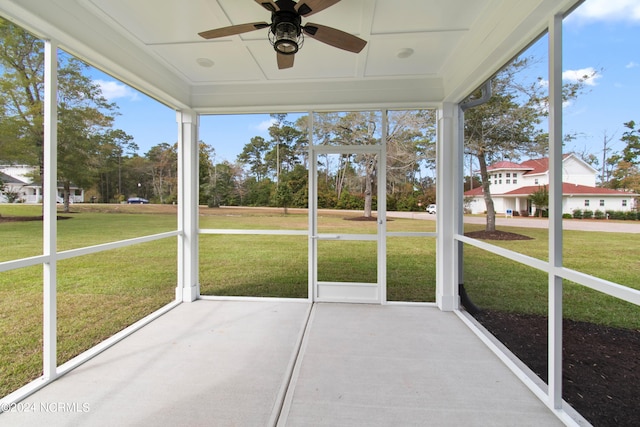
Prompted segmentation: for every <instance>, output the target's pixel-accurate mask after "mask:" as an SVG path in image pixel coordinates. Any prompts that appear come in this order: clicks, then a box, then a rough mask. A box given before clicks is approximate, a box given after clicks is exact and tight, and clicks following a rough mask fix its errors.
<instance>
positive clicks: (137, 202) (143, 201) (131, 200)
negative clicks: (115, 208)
mask: <svg viewBox="0 0 640 427" xmlns="http://www.w3.org/2000/svg"><path fill="white" fill-rule="evenodd" d="M127 203H129V204H130V205H142V204H147V203H149V201H148V200H147V199H143V198H142V197H129V198H128V199H127Z"/></svg>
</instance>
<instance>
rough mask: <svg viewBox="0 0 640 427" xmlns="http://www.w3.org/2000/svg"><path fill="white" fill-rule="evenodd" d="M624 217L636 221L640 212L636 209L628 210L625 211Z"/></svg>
mask: <svg viewBox="0 0 640 427" xmlns="http://www.w3.org/2000/svg"><path fill="white" fill-rule="evenodd" d="M624 219H626V220H629V221H635V220H636V219H638V213H637V212H634V211H627V212H625V213H624Z"/></svg>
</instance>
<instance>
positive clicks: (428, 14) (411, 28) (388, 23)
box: [371, 0, 495, 34]
mask: <svg viewBox="0 0 640 427" xmlns="http://www.w3.org/2000/svg"><path fill="white" fill-rule="evenodd" d="M489 3H492V2H491V1H489V0H473V1H468V0H447V1H442V0H420V1H415V0H393V1H377V2H376V9H375V16H374V18H373V25H372V29H371V31H372V32H373V33H374V34H387V33H405V32H409V33H412V32H419V31H441V30H451V29H469V28H470V27H471V25H472V24H473V22H475V20H476V19H477V18H478V16H479V15H480V13H481V12H482V10H483V9H484V8H485V7H486V6H487V4H489ZM493 3H495V2H493ZM400 17H401V18H400Z"/></svg>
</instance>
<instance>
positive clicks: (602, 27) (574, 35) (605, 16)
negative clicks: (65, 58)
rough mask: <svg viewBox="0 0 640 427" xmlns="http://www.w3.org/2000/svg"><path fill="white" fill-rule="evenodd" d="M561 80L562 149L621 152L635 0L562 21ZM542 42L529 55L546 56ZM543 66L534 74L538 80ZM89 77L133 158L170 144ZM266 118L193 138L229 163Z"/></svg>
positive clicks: (633, 96) (123, 97) (143, 107)
mask: <svg viewBox="0 0 640 427" xmlns="http://www.w3.org/2000/svg"><path fill="white" fill-rule="evenodd" d="M563 31H564V60H563V70H564V72H563V76H564V78H565V79H566V81H570V80H572V79H574V78H576V77H580V76H583V75H585V74H590V73H591V72H593V71H595V72H596V76H595V77H594V78H593V79H590V80H589V81H587V84H586V86H585V88H586V93H584V94H582V95H581V96H580V97H579V98H578V99H576V100H575V101H573V102H571V103H570V104H569V105H567V106H565V109H564V131H565V133H576V134H577V136H578V137H577V138H576V139H575V140H574V141H572V142H571V143H569V144H568V145H567V146H566V148H565V151H578V152H588V153H593V154H595V155H596V156H598V157H601V155H602V149H603V139H604V135H605V133H606V135H607V137H608V138H611V137H612V138H613V139H612V141H611V142H610V147H611V148H612V149H613V150H615V151H620V150H622V148H624V144H623V143H622V142H620V137H621V136H622V133H623V132H624V126H623V123H625V122H628V121H630V120H635V121H636V122H640V107H639V105H638V103H639V102H640V48H639V47H638V45H639V42H638V41H639V40H640V0H587V1H586V2H585V3H584V4H583V5H582V6H580V7H579V8H578V9H577V10H576V11H575V12H574V13H573V14H572V15H571V16H570V17H569V18H567V19H566V20H565V23H564V29H563ZM546 43H547V42H546V38H545V39H543V40H541V41H540V42H539V43H538V44H537V45H535V46H533V47H532V48H531V50H530V54H532V55H534V56H536V57H540V58H545V57H546V50H547V45H546ZM546 73H547V72H546V69H545V65H544V64H540V70H539V73H538V75H539V76H541V77H543V78H546V75H547V74H546ZM94 78H95V79H96V81H97V82H98V83H99V84H100V85H101V86H102V89H103V94H104V95H105V96H106V97H107V98H108V99H110V100H112V101H114V102H116V103H117V104H118V106H119V108H120V113H121V116H119V117H118V118H117V119H116V124H115V126H116V127H117V128H120V129H122V130H124V131H125V132H127V133H128V134H130V135H132V136H133V137H134V140H135V142H136V143H137V144H138V146H139V147H140V150H139V152H140V154H144V153H146V152H147V151H148V150H149V148H151V147H152V146H154V145H156V144H159V143H161V142H168V143H173V142H175V141H176V134H177V127H176V123H175V112H174V111H172V110H170V109H168V108H167V107H165V106H163V105H161V104H159V103H158V102H156V101H154V100H152V99H150V98H148V97H146V96H145V95H143V94H140V93H138V92H136V91H135V90H133V89H131V88H129V87H127V86H125V85H123V84H122V83H120V82H118V81H116V80H114V79H113V78H110V77H109V76H106V75H104V74H101V73H99V72H97V71H96V72H95V73H94ZM269 125H270V118H269V116H268V115H262V114H261V115H243V116H204V117H202V119H201V129H200V139H201V140H202V141H204V142H206V143H207V144H209V145H211V146H213V147H214V149H215V151H216V162H219V161H223V160H228V161H231V162H233V161H234V160H235V158H236V156H237V154H238V153H239V152H240V151H241V150H242V147H243V146H244V145H245V144H246V143H248V142H249V141H250V139H251V138H252V137H254V136H257V135H260V136H263V137H267V136H268V133H267V128H268V127H269Z"/></svg>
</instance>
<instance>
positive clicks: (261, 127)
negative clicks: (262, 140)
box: [256, 118, 277, 132]
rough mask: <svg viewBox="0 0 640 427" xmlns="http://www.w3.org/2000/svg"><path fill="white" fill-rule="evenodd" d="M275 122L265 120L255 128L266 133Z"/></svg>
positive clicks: (272, 119) (273, 120)
mask: <svg viewBox="0 0 640 427" xmlns="http://www.w3.org/2000/svg"><path fill="white" fill-rule="evenodd" d="M276 122H277V120H276V119H274V118H270V119H269V120H265V121H263V122H261V123H260V124H258V126H256V129H257V130H259V131H262V132H266V131H268V130H269V128H270V127H271V126H273V125H274V124H275V123H276Z"/></svg>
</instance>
